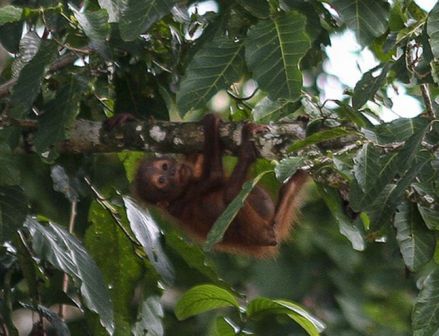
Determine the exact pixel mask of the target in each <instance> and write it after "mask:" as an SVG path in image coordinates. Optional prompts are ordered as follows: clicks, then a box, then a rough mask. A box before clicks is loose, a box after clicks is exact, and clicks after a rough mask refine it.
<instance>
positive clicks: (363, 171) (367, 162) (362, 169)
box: [354, 143, 381, 192]
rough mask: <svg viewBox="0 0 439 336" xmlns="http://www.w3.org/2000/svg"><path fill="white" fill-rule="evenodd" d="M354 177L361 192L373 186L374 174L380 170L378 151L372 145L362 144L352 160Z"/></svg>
mask: <svg viewBox="0 0 439 336" xmlns="http://www.w3.org/2000/svg"><path fill="white" fill-rule="evenodd" d="M354 163H355V165H354V176H355V178H356V179H357V182H358V185H359V186H360V188H361V190H363V192H368V191H370V190H371V188H372V187H373V186H374V182H375V180H376V173H377V172H378V171H380V169H381V160H380V151H379V150H378V149H377V148H376V147H375V146H374V145H372V144H370V143H367V144H364V145H363V147H362V148H361V149H360V150H359V151H358V152H357V155H356V156H355V158H354Z"/></svg>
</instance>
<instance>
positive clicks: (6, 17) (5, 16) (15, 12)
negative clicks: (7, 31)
mask: <svg viewBox="0 0 439 336" xmlns="http://www.w3.org/2000/svg"><path fill="white" fill-rule="evenodd" d="M22 13H23V8H19V7H14V6H10V5H7V6H4V7H1V8H0V26H1V25H4V24H5V23H8V22H15V21H19V20H20V19H21V14H22Z"/></svg>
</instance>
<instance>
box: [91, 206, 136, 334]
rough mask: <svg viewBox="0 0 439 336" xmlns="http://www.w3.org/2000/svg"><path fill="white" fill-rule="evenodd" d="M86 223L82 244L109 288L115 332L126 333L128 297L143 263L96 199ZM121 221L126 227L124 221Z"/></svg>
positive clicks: (129, 312) (129, 321)
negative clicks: (87, 223)
mask: <svg viewBox="0 0 439 336" xmlns="http://www.w3.org/2000/svg"><path fill="white" fill-rule="evenodd" d="M88 222H89V223H90V225H89V226H88V228H87V231H86V233H85V243H84V244H85V246H86V247H87V250H88V251H89V252H90V254H91V255H92V257H93V259H94V260H95V261H96V263H97V264H98V266H99V269H100V270H101V271H102V273H103V275H104V279H105V281H106V283H107V284H108V286H109V287H111V291H110V294H111V301H112V302H113V307H114V322H115V330H116V333H118V334H119V335H129V334H130V332H131V327H132V308H133V307H132V297H133V294H134V291H135V289H136V288H137V286H138V284H139V282H138V281H139V280H140V278H141V274H142V269H143V268H144V265H143V264H142V263H141V262H140V261H141V260H140V259H139V257H138V256H137V255H136V254H135V251H134V249H133V245H132V243H131V242H130V241H129V240H128V239H127V237H126V235H125V234H124V233H123V232H122V229H121V228H120V227H119V226H117V225H115V223H114V220H113V218H112V217H111V215H110V213H109V212H108V211H107V210H106V209H104V208H103V207H102V206H101V205H100V204H99V203H97V202H96V201H93V202H92V203H91V205H90V208H89V212H88ZM123 223H124V224H126V226H127V227H128V222H127V221H124V222H123ZM108 256H111V258H109V257H108ZM139 335H142V334H139Z"/></svg>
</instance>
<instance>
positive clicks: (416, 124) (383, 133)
mask: <svg viewBox="0 0 439 336" xmlns="http://www.w3.org/2000/svg"><path fill="white" fill-rule="evenodd" d="M427 125H428V120H427V119H425V118H423V117H416V118H399V119H396V120H393V121H391V122H389V123H385V124H381V125H378V126H375V127H374V128H372V129H370V130H366V131H365V136H366V137H367V138H368V139H370V140H371V141H373V142H376V143H378V144H388V143H392V142H401V141H406V140H407V139H408V138H410V137H411V136H412V135H413V134H415V133H417V132H419V131H422V129H423V128H425V127H426V126H427Z"/></svg>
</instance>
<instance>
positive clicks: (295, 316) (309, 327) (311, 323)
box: [247, 297, 326, 336]
mask: <svg viewBox="0 0 439 336" xmlns="http://www.w3.org/2000/svg"><path fill="white" fill-rule="evenodd" d="M265 314H275V315H287V316H288V317H290V318H291V319H292V320H294V321H296V322H297V323H298V324H299V325H300V326H301V327H302V328H303V329H305V331H306V332H307V333H308V335H311V336H317V335H320V333H321V332H322V331H323V330H324V329H325V328H326V326H325V325H324V324H323V323H322V322H321V321H319V320H318V319H317V318H315V317H314V316H312V315H311V314H309V313H308V312H307V311H306V310H305V309H303V308H302V307H300V306H299V305H297V304H295V303H293V302H290V301H286V300H271V299H268V298H264V297H258V298H256V299H254V300H253V301H251V302H250V303H249V305H248V307H247V315H248V317H249V318H251V319H255V318H258V317H259V316H261V315H265Z"/></svg>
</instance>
